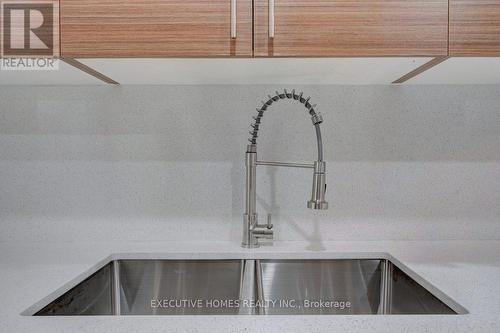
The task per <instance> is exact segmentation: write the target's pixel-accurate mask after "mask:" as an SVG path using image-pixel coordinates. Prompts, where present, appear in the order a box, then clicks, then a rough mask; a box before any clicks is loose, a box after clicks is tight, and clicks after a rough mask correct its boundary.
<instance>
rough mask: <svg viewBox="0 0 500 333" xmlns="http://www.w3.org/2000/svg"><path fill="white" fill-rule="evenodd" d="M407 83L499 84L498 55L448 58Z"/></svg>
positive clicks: (499, 58)
mask: <svg viewBox="0 0 500 333" xmlns="http://www.w3.org/2000/svg"><path fill="white" fill-rule="evenodd" d="M407 84H500V57H473V58H458V57H457V58H450V59H447V60H445V61H444V62H442V63H441V64H439V65H437V66H435V67H433V68H431V69H429V70H427V71H425V72H423V73H421V74H420V75H417V76H416V77H414V78H412V79H410V80H408V81H407Z"/></svg>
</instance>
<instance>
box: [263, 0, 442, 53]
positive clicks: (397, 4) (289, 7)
mask: <svg viewBox="0 0 500 333" xmlns="http://www.w3.org/2000/svg"><path fill="white" fill-rule="evenodd" d="M273 3H274V7H273V6H272V4H273ZM254 4H255V5H254V6H255V8H254V10H255V41H254V43H255V52H254V54H255V55H256V56H305V57H308V56H313V57H314V56H318V57H323V56H439V55H446V54H447V53H448V0H312V1H309V0H254ZM273 12H274V19H273V15H272V13H273ZM273 27H274V38H270V31H271V34H272V30H273Z"/></svg>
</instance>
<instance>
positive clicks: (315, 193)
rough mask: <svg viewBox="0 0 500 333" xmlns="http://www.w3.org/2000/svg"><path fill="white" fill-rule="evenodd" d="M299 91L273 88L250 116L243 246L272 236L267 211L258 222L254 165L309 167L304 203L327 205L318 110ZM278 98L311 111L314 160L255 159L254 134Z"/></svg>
mask: <svg viewBox="0 0 500 333" xmlns="http://www.w3.org/2000/svg"><path fill="white" fill-rule="evenodd" d="M302 95H303V93H300V94H296V93H295V90H292V92H290V93H289V92H287V91H286V90H284V92H282V93H280V92H276V95H274V96H268V97H269V100H268V101H267V102H262V107H261V108H260V109H257V112H258V113H257V116H255V117H253V119H254V122H253V123H252V125H251V126H252V130H251V131H250V135H251V137H250V138H249V139H248V141H250V144H249V145H248V146H247V151H246V155H245V166H246V200H245V213H244V214H243V241H242V243H241V245H242V246H243V247H247V248H252V247H258V246H259V238H266V239H273V236H274V231H273V225H272V223H271V219H270V214H269V215H268V220H267V224H259V221H258V216H257V208H256V195H257V188H256V177H257V173H256V171H257V166H258V165H267V166H280V167H292V168H307V169H313V183H312V194H311V200H309V201H308V202H307V207H308V208H310V209H328V202H326V201H325V193H326V183H325V172H326V164H325V162H324V161H323V142H322V140H321V129H320V127H319V125H320V124H321V123H322V122H323V118H322V117H321V114H320V113H318V112H316V110H315V107H316V105H311V104H310V103H309V99H310V97H308V98H304V97H303V96H302ZM282 99H291V100H295V101H297V102H300V103H302V104H304V106H305V108H306V109H307V110H308V111H309V114H310V115H311V120H312V123H313V125H314V128H315V129H316V139H317V146H318V159H317V160H316V161H314V163H310V164H308V163H287V162H270V161H259V160H258V159H257V134H258V131H259V126H260V123H261V120H262V116H263V115H264V112H265V111H266V110H267V109H268V108H269V107H270V106H271V105H272V104H273V103H274V102H277V101H279V100H282Z"/></svg>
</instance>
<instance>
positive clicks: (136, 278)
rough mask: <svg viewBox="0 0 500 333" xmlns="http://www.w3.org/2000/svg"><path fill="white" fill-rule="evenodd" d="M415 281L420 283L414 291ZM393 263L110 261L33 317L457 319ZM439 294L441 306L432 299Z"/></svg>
mask: <svg viewBox="0 0 500 333" xmlns="http://www.w3.org/2000/svg"><path fill="white" fill-rule="evenodd" d="M408 273H410V274H411V275H413V276H414V277H415V278H417V279H418V280H420V283H417V282H416V281H415V279H414V278H412V277H410V275H409V274H408ZM422 284H427V283H426V282H425V281H423V280H422V279H421V278H420V277H419V276H418V275H416V274H415V273H413V272H411V271H409V270H408V269H405V270H403V269H401V268H398V267H396V265H394V264H393V263H392V262H391V261H390V260H388V259H321V260H318V259H296V260H290V259H245V260H242V259H235V260H213V259H211V260H166V259H157V260H151V259H140V260H138V259H124V260H112V261H110V262H109V263H107V264H105V265H104V266H103V267H101V268H99V269H98V270H97V271H95V272H93V273H92V274H91V275H90V276H88V277H87V278H85V279H83V281H81V282H79V283H77V284H76V285H75V286H74V287H72V288H69V290H67V291H65V292H62V293H61V294H59V295H56V296H55V299H54V297H53V298H52V299H49V300H48V301H45V302H42V303H39V305H38V306H35V308H36V307H38V308H36V309H32V310H33V312H32V314H34V315H36V316H57V315H203V314H210V315H218V314H220V315H237V314H260V315H283V314H293V315H333V314H350V315H354V314H457V313H464V312H465V309H463V308H462V307H461V306H460V305H458V304H456V303H455V302H453V301H452V300H451V299H449V298H448V297H446V295H444V294H442V293H441V292H439V291H437V290H434V293H432V292H430V291H429V290H428V289H433V288H432V286H430V285H428V286H427V287H428V288H426V287H424V286H423V285H422ZM436 293H439V294H440V296H441V299H440V298H438V296H436V295H435V294H436Z"/></svg>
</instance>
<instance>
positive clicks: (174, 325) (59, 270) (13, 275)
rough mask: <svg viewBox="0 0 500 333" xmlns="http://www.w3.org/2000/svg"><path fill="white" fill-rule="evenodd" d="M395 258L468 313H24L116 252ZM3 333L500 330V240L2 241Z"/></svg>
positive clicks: (0, 314)
mask: <svg viewBox="0 0 500 333" xmlns="http://www.w3.org/2000/svg"><path fill="white" fill-rule="evenodd" d="M366 252H370V253H373V252H379V253H382V252H383V253H389V254H390V255H392V256H393V257H394V258H396V259H397V260H399V261H400V262H401V263H403V264H404V265H406V266H407V267H408V268H410V269H411V270H413V271H414V272H415V273H417V274H419V275H420V276H421V277H422V278H424V279H425V280H427V281H428V282H429V283H431V284H432V285H434V286H435V287H437V288H438V289H439V290H441V291H442V292H444V293H445V294H447V295H448V296H450V297H451V298H452V299H453V300H454V301H456V302H458V303H459V304H461V305H462V306H464V307H465V308H466V309H467V310H468V312H469V313H468V314H465V315H456V316H449V315H448V316H446V315H431V316H429V315H427V316H421V315H412V316H408V315H407V316H359V315H355V316H157V317H154V316H123V317H108V316H102V317H99V316H97V317H30V316H22V315H21V313H22V312H23V311H25V310H26V309H27V308H29V307H30V306H32V305H33V304H35V303H36V302H38V301H40V300H41V299H43V298H45V297H46V296H47V295H49V294H51V293H53V292H54V291H55V290H57V289H58V288H61V287H62V286H64V285H67V284H68V282H70V281H71V280H73V279H75V278H76V277H78V276H80V275H81V274H82V273H84V272H85V271H87V270H88V269H90V268H91V267H93V266H95V265H96V264H97V263H98V262H99V261H101V260H103V259H105V258H106V257H108V256H109V255H111V254H113V253H123V254H130V253H142V254H143V255H144V254H147V253H154V254H155V255H160V256H167V257H168V256H171V255H173V256H175V257H179V258H181V257H185V258H197V257H207V256H209V257H213V258H234V257H243V256H246V255H248V256H262V257H266V256H267V257H268V256H276V255H279V256H280V257H287V258H296V257H304V256H306V257H310V258H315V257H318V258H328V257H332V258H333V257H338V256H339V255H340V256H342V255H346V254H356V253H366ZM0 253H1V255H0V265H1V266H0V296H1V297H0V303H1V307H0V332H2V333H3V332H9V333H10V332H30V333H33V332H71V333H75V332H107V333H112V332H500V315H499V314H500V241H432V242H424V241H386V242H380V241H377V242H325V243H321V244H310V243H303V242H275V243H274V245H273V246H266V247H262V248H259V249H256V250H251V251H249V250H245V249H242V248H240V247H239V244H238V243H236V242H234V243H232V242H206V243H200V242H196V243H189V242H182V243H174V242H165V243H140V242H128V243H119V242H98V243H83V242H82V243H50V244H48V243H30V244H14V243H0Z"/></svg>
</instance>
